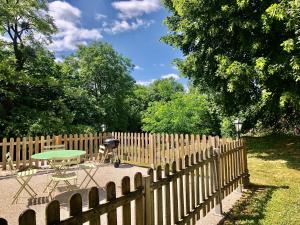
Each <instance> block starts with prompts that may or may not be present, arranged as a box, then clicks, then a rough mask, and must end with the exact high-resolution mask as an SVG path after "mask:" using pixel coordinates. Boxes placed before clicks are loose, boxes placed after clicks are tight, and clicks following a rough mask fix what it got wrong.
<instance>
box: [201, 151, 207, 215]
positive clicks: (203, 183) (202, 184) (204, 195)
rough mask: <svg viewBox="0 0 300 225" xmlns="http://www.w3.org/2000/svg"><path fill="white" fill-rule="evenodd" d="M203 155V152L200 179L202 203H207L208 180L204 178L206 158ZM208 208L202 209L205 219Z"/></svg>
mask: <svg viewBox="0 0 300 225" xmlns="http://www.w3.org/2000/svg"><path fill="white" fill-rule="evenodd" d="M203 154H204V152H203V151H201V152H200V163H201V166H200V178H201V203H205V202H206V198H207V194H206V185H205V182H206V179H205V178H204V176H205V170H204V164H203V162H204V157H203ZM206 208H207V207H206V206H204V207H203V209H202V214H203V217H204V216H206Z"/></svg>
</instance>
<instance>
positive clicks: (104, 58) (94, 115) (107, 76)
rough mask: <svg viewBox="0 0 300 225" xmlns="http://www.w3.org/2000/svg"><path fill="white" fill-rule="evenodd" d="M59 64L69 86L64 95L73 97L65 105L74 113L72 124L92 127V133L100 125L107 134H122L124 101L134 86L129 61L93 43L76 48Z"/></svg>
mask: <svg viewBox="0 0 300 225" xmlns="http://www.w3.org/2000/svg"><path fill="white" fill-rule="evenodd" d="M63 64H64V65H63V68H64V69H63V73H64V76H65V78H66V79H67V80H68V82H70V84H71V85H70V86H69V88H68V90H66V91H68V93H77V96H76V97H75V98H74V96H72V95H70V98H71V99H70V98H67V101H66V104H68V105H69V108H71V109H72V111H74V112H75V121H77V122H78V123H82V122H83V123H84V124H89V125H92V126H93V127H95V128H96V130H100V129H101V124H102V123H106V125H107V126H108V129H109V130H119V131H123V130H126V128H127V126H128V109H129V105H128V104H127V102H126V99H127V97H128V96H129V95H131V93H132V91H133V84H134V80H133V78H132V77H131V76H130V71H131V70H132V69H133V65H132V64H131V62H130V60H129V59H128V58H126V57H124V56H122V55H120V54H119V53H118V52H116V51H115V50H114V49H113V48H112V46H111V45H110V44H107V43H102V42H94V43H92V44H90V45H88V46H83V45H81V46H79V47H78V50H77V52H76V53H75V54H74V55H73V56H70V57H68V58H67V59H66V60H65V62H64V63H63ZM73 87H74V88H73ZM78 102H81V103H80V104H77V103H78ZM73 103H76V104H73ZM86 103H87V104H86ZM86 107H88V108H86ZM90 110H92V111H90ZM87 115H89V116H87ZM85 116H87V118H84V117H85Z"/></svg>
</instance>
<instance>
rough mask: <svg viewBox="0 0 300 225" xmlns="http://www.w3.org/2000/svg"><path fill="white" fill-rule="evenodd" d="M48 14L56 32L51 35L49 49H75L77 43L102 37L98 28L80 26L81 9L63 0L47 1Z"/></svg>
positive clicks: (84, 42) (85, 42)
mask: <svg viewBox="0 0 300 225" xmlns="http://www.w3.org/2000/svg"><path fill="white" fill-rule="evenodd" d="M49 14H50V15H51V16H52V17H53V19H54V22H55V25H56V26H57V28H58V33H56V34H55V35H54V37H53V43H51V44H50V45H49V49H50V50H53V51H57V52H59V51H66V50H75V49H76V46H77V45H79V44H87V43H88V41H91V40H98V39H100V38H102V35H101V32H100V30H99V29H95V28H93V29H86V28H82V27H81V26H80V19H81V11H80V10H79V9H78V8H76V7H74V6H72V5H70V4H69V3H67V2H63V1H54V2H50V3H49Z"/></svg>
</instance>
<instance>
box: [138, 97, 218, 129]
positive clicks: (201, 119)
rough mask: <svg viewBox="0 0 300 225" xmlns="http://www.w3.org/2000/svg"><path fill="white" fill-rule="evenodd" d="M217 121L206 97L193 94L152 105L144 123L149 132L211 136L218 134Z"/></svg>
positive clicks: (144, 118)
mask: <svg viewBox="0 0 300 225" xmlns="http://www.w3.org/2000/svg"><path fill="white" fill-rule="evenodd" d="M216 120H217V118H216V117H214V115H213V114H211V113H210V111H209V104H208V102H207V99H206V97H205V96H202V95H199V94H198V93H196V92H192V93H179V94H176V95H175V96H173V98H172V100H170V101H168V102H164V101H157V102H153V103H151V104H150V106H149V107H148V108H147V110H146V112H145V113H144V114H143V119H142V122H143V130H145V131H147V132H153V133H155V132H163V133H201V134H211V133H212V132H216V133H217V132H218V128H216V127H214V125H215V122H216Z"/></svg>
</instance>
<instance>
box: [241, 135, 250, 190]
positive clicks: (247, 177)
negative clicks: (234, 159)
mask: <svg viewBox="0 0 300 225" xmlns="http://www.w3.org/2000/svg"><path fill="white" fill-rule="evenodd" d="M239 143H240V144H241V147H242V149H243V151H242V152H243V159H244V171H243V172H244V173H245V175H244V176H243V186H244V188H247V187H248V186H249V184H250V174H249V170H248V161H247V149H246V147H245V140H244V139H242V140H240V142H239Z"/></svg>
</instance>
